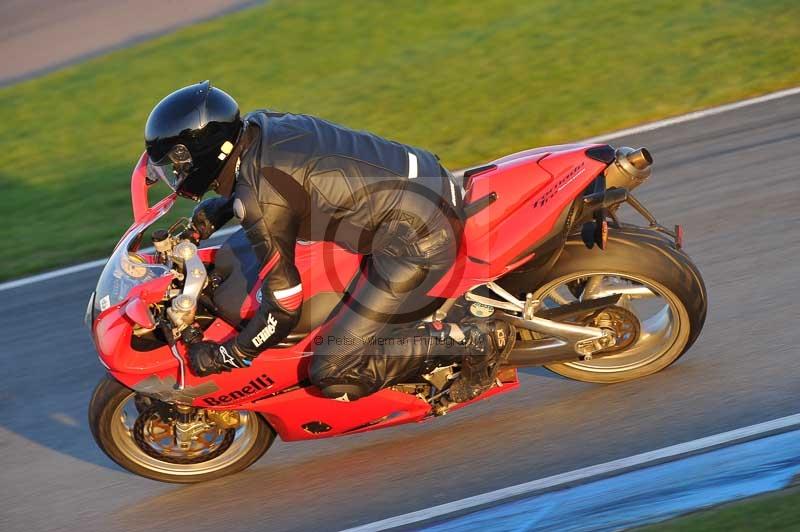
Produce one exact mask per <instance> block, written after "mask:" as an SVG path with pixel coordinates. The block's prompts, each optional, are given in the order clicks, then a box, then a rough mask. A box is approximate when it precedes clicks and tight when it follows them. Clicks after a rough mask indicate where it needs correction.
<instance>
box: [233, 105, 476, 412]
mask: <svg viewBox="0 0 800 532" xmlns="http://www.w3.org/2000/svg"><path fill="white" fill-rule="evenodd" d="M245 124H246V125H245V127H246V129H245V133H244V141H243V142H244V145H243V147H242V150H243V151H242V152H241V155H240V159H239V162H238V163H237V164H238V169H237V179H236V186H235V193H234V197H235V200H234V202H233V206H234V211H235V214H236V216H237V217H238V218H240V221H241V224H242V226H243V228H244V229H245V232H246V233H247V236H248V238H249V240H250V243H251V245H252V246H253V249H254V252H255V253H256V255H257V257H258V260H259V261H260V263H261V265H262V269H268V270H269V272H268V274H267V276H266V280H265V281H264V284H263V285H262V287H261V308H260V312H258V313H257V315H256V316H255V317H254V318H253V319H252V320H250V322H249V323H248V324H247V325H246V326H245V327H244V329H243V330H242V331H241V333H240V334H239V335H238V337H237V339H236V347H237V348H238V349H239V350H240V351H241V352H242V353H244V354H246V355H248V356H251V357H252V356H257V355H258V354H259V353H260V352H261V351H263V350H264V349H266V348H267V347H270V346H272V345H275V344H276V343H278V342H280V341H282V340H283V339H284V338H285V337H286V335H287V334H289V332H291V330H292V328H293V327H294V326H295V325H296V324H297V321H298V319H299V316H300V311H301V303H302V290H303V289H302V286H301V282H300V276H299V274H298V271H297V269H296V267H295V264H294V252H295V244H296V241H297V239H303V240H310V241H323V240H324V241H332V242H336V243H337V244H339V245H341V246H343V247H345V248H347V249H349V250H352V251H354V252H357V253H360V254H363V255H364V256H365V261H364V263H363V265H362V270H361V272H362V273H361V275H360V276H359V278H358V279H356V280H354V282H353V284H352V285H351V287H350V289H349V290H348V292H349V297H346V298H345V300H344V302H343V304H342V305H340V306H339V307H338V309H337V310H335V311H334V317H333V319H329V320H328V322H327V323H326V324H325V325H324V326H323V330H322V331H321V332H320V333H319V335H318V336H317V338H316V341H315V342H314V344H316V346H317V347H316V349H315V353H314V357H313V359H312V363H311V367H310V378H311V381H312V383H314V384H316V385H317V386H319V388H320V389H321V390H322V393H323V394H325V395H326V396H329V397H341V396H342V395H343V394H347V397H348V398H349V399H356V398H359V397H362V396H364V395H367V394H370V393H373V392H376V391H378V390H379V389H381V388H383V387H385V386H389V385H392V384H395V383H398V382H401V381H402V380H403V379H405V378H409V377H410V376H412V375H413V374H414V373H416V372H418V371H419V369H420V368H421V365H422V363H423V362H424V359H425V356H426V350H427V349H428V344H427V343H426V341H425V340H424V339H421V338H417V337H413V338H411V339H410V340H408V341H392V340H391V338H396V337H397V336H398V335H401V334H404V332H403V329H406V328H407V327H409V326H410V325H411V324H414V323H415V322H416V321H417V320H419V319H420V318H422V317H424V316H426V315H429V314H430V313H431V312H432V311H433V310H435V308H436V304H437V301H436V300H435V299H434V298H431V297H429V296H427V295H426V293H427V291H428V290H429V289H430V288H431V287H432V286H433V285H434V284H435V283H436V282H437V281H439V280H440V279H441V277H442V276H443V274H444V273H445V272H446V271H447V270H448V269H449V267H450V266H451V265H452V264H453V263H454V260H455V257H456V254H457V250H458V244H459V241H460V238H461V227H462V216H461V214H460V213H461V193H460V189H459V187H458V186H457V185H456V184H455V182H454V178H453V176H452V175H451V174H450V173H449V172H447V171H446V170H445V169H444V168H442V166H441V165H440V164H439V162H438V160H437V158H436V156H435V155H433V154H432V153H430V152H428V151H425V150H421V149H419V148H414V147H411V146H406V145H403V144H399V143H397V142H392V141H389V140H386V139H383V138H380V137H378V136H376V135H373V134H370V133H367V132H362V131H354V130H351V129H347V128H345V127H342V126H339V125H336V124H333V123H331V122H327V121H325V120H322V119H319V118H315V117H311V116H306V115H294V114H284V113H272V112H267V111H258V112H255V113H251V114H249V115H247V116H246V117H245ZM405 334H408V331H405Z"/></svg>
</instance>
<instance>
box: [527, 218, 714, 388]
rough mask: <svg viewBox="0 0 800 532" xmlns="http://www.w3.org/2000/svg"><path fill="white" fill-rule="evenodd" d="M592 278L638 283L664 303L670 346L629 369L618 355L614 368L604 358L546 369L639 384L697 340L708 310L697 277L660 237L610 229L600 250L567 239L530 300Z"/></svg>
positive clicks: (691, 265)
mask: <svg viewBox="0 0 800 532" xmlns="http://www.w3.org/2000/svg"><path fill="white" fill-rule="evenodd" d="M593 275H594V276H597V275H606V276H615V275H618V276H619V278H621V279H629V280H631V281H634V282H639V283H641V284H642V285H644V286H648V287H649V288H650V290H651V291H652V292H654V293H656V294H657V295H658V296H659V297H660V298H662V299H663V300H664V301H665V302H667V304H668V306H669V312H670V313H671V314H670V316H671V319H672V323H674V327H675V331H671V332H670V337H669V341H668V342H664V343H665V344H669V345H663V350H661V351H657V352H655V353H654V355H653V356H652V357H651V358H647V359H645V360H644V361H643V362H641V363H639V364H638V365H637V364H629V366H628V367H625V365H624V360H625V358H624V357H625V356H626V352H627V351H621V352H620V353H618V354H617V355H616V360H617V361H619V363H617V362H616V361H615V362H613V363H610V362H609V360H608V357H598V358H596V359H593V360H592V361H585V362H569V363H559V364H551V365H548V366H545V367H546V368H547V369H549V370H551V371H553V372H555V373H558V374H559V375H562V376H564V377H567V378H570V379H574V380H579V381H584V382H595V383H615V382H623V381H628V380H632V379H638V378H640V377H644V376H646V375H651V374H653V373H656V372H658V371H661V370H662V369H664V368H666V367H668V366H669V365H670V364H672V363H674V362H675V361H676V360H678V358H680V357H681V356H682V355H683V354H684V353H685V352H686V351H687V350H688V349H689V348H690V347H691V346H692V344H693V343H694V342H695V340H696V339H697V337H698V336H699V335H700V331H701V330H702V328H703V324H704V323H705V318H706V311H707V307H708V302H707V295H706V288H705V285H704V283H703V279H702V276H701V275H700V272H699V270H698V269H697V267H696V266H695V265H694V263H693V262H692V260H691V259H690V258H689V256H688V255H686V253H684V252H683V251H681V250H679V249H677V248H676V247H675V245H674V243H673V242H672V241H671V240H669V239H667V238H666V237H665V236H664V235H663V234H661V233H659V232H657V231H653V230H650V229H644V228H640V227H636V226H629V225H625V226H622V227H620V228H609V234H608V245H607V246H606V249H605V250H601V249H599V248H598V247H596V246H595V247H594V248H592V249H588V248H587V247H586V245H585V244H584V243H583V241H582V240H581V239H580V237H575V238H570V239H569V240H568V241H567V244H566V246H565V249H564V251H563V253H562V255H561V256H560V257H559V259H558V262H557V263H556V264H555V265H554V267H553V268H552V270H551V271H550V272H549V273H548V274H547V276H546V277H545V280H544V282H543V283H542V284H541V286H540V287H539V288H538V289H537V290H536V291H535V292H534V298H536V299H541V296H542V295H544V294H546V293H547V292H548V290H553V289H554V287H556V286H558V285H559V283H562V284H563V283H566V282H571V281H570V279H577V278H586V277H591V276H593ZM637 345H638V344H634V345H633V346H632V347H631V349H632V350H633V349H635V348H636V347H637ZM658 349H661V347H660V346H659V347H658ZM631 356H632V355H631ZM593 363H594V364H593ZM615 364H616V365H615Z"/></svg>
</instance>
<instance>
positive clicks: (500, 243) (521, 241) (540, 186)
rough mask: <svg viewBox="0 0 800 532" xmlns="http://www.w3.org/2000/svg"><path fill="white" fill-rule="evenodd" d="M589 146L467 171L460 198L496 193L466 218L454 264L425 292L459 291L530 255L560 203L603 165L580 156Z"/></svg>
mask: <svg viewBox="0 0 800 532" xmlns="http://www.w3.org/2000/svg"><path fill="white" fill-rule="evenodd" d="M593 146H596V145H585V146H575V145H568V146H567V147H566V149H563V151H549V150H548V149H546V148H545V149H540V150H529V152H521V153H520V154H518V156H516V157H515V156H509V157H505V158H503V159H499V160H498V161H495V162H494V163H492V165H493V166H490V167H488V168H487V169H486V170H485V171H482V172H480V173H478V174H475V175H473V176H471V177H470V178H469V179H468V181H467V183H466V196H465V198H464V200H465V203H467V204H469V203H470V202H473V201H477V200H479V199H481V198H483V197H485V196H487V195H489V194H492V193H494V194H496V196H497V199H496V200H495V201H494V202H492V203H490V204H489V205H488V206H487V207H486V208H484V209H483V210H481V211H479V212H478V213H477V214H475V215H473V216H471V217H470V218H468V219H467V222H466V225H465V227H464V237H463V239H462V243H461V249H460V252H459V257H458V260H457V262H456V265H455V266H454V267H453V268H451V269H450V271H449V272H448V273H447V274H446V275H445V276H444V277H443V278H442V280H441V281H439V283H437V284H436V286H434V287H433V289H432V290H431V291H430V292H429V294H430V295H434V296H437V297H448V298H449V297H459V296H461V295H462V294H464V293H465V292H466V291H468V290H470V289H471V288H473V287H475V286H477V285H480V284H483V283H486V282H489V281H494V280H496V279H498V278H499V277H501V276H502V275H505V274H507V273H508V272H510V271H512V270H514V269H515V268H517V267H519V266H521V265H522V264H524V263H525V262H527V261H529V260H530V259H532V258H533V257H534V255H535V253H534V252H533V251H532V250H533V249H534V248H535V247H536V246H537V245H538V244H539V243H540V241H541V240H542V238H543V237H544V236H545V235H547V234H548V233H550V231H552V229H553V227H554V225H555V224H556V222H557V221H558V218H559V216H560V215H561V213H562V212H563V211H564V209H565V208H566V207H567V206H569V204H570V203H572V201H573V200H574V199H575V198H576V197H577V196H578V195H579V194H580V192H581V191H582V190H583V189H585V188H586V187H587V186H588V185H589V183H591V182H592V181H593V180H594V179H595V178H596V177H597V176H598V174H600V172H602V171H603V170H605V168H606V164H604V163H602V162H598V161H595V160H593V159H591V158H589V157H587V156H586V153H585V152H586V150H587V149H588V148H591V147H593ZM556 148H561V147H558V146H556V147H554V149H556ZM541 150H544V151H541Z"/></svg>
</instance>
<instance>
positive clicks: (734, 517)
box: [637, 489, 800, 532]
mask: <svg viewBox="0 0 800 532" xmlns="http://www.w3.org/2000/svg"><path fill="white" fill-rule="evenodd" d="M799 506H800V490H798V489H792V490H788V491H780V492H777V493H770V494H767V495H763V496H759V497H755V498H753V499H749V500H746V501H741V502H736V503H733V504H729V505H724V506H720V507H718V508H714V509H712V510H707V511H703V512H697V513H693V514H690V515H687V516H684V517H679V518H677V519H672V520H670V521H667V522H665V523H660V524H657V525H653V526H649V527H645V528H641V529H637V530H639V531H640V532H752V531H754V530H759V531H765V530H769V531H773V532H779V531H784V530H785V531H787V532H788V531H790V530H792V531H796V530H800V511H798V507H799Z"/></svg>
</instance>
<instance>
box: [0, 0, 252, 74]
mask: <svg viewBox="0 0 800 532" xmlns="http://www.w3.org/2000/svg"><path fill="white" fill-rule="evenodd" d="M256 3H258V1H257V0H168V1H164V0H114V1H113V2H109V1H108V0H69V1H64V0H3V2H0V86H3V85H8V84H11V83H14V82H17V81H21V80H24V79H28V78H31V77H35V76H37V75H40V74H43V73H45V72H49V71H51V70H56V69H58V68H60V67H63V66H66V65H69V64H71V63H74V62H77V61H82V60H84V59H88V58H90V57H94V56H97V55H101V54H103V53H106V52H108V51H111V50H114V49H117V48H122V47H125V46H130V45H131V44H134V43H136V42H140V41H143V40H146V39H150V38H152V37H154V36H156V35H160V34H163V33H167V32H169V31H172V30H175V29H177V28H180V27H182V26H187V25H189V24H192V23H195V22H199V21H201V20H206V19H209V18H213V17H216V16H219V15H222V14H224V13H229V12H231V11H235V10H238V9H242V8H244V7H247V6H250V5H253V4H256Z"/></svg>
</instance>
